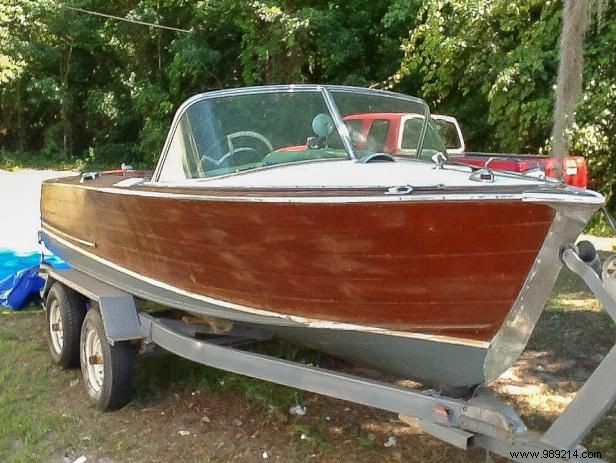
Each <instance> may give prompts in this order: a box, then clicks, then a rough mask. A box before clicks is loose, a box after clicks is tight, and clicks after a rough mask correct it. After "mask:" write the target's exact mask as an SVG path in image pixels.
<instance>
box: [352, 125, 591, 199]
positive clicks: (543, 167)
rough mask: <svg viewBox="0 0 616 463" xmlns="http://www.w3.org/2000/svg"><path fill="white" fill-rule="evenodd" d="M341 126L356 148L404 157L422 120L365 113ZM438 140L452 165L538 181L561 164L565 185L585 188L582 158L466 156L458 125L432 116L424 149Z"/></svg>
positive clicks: (496, 155) (409, 149) (499, 155)
mask: <svg viewBox="0 0 616 463" xmlns="http://www.w3.org/2000/svg"><path fill="white" fill-rule="evenodd" d="M344 122H345V124H346V125H347V127H348V128H349V132H350V134H351V137H352V138H353V142H354V144H355V145H356V146H357V147H358V148H360V149H362V148H369V149H371V150H373V151H380V152H383V153H388V154H392V155H405V154H412V153H413V152H414V150H416V148H417V147H416V146H413V144H414V142H415V143H416V140H417V139H418V136H417V135H418V131H419V130H421V126H422V122H423V116H420V115H418V114H401V113H368V114H357V115H348V116H346V117H344ZM441 140H442V141H444V142H445V147H446V148H447V153H448V155H449V157H450V158H451V159H452V160H453V161H455V162H459V163H462V164H467V165H470V166H474V167H490V168H491V169H495V170H504V171H509V172H518V173H522V174H526V175H534V176H538V177H542V176H547V177H556V176H557V175H558V172H557V170H558V169H557V166H558V163H561V164H560V170H561V172H562V178H563V180H564V181H565V183H567V184H569V185H572V186H576V187H581V188H586V185H587V183H588V169H587V166H586V160H585V159H584V158H583V157H581V156H566V157H564V158H562V159H558V158H551V157H548V156H542V155H538V154H537V155H533V154H504V153H475V152H467V151H466V150H465V143H464V138H463V136H462V131H461V129H460V125H459V124H458V121H457V120H456V119H455V118H453V117H451V116H441V115H432V124H431V125H430V126H429V127H428V132H427V133H426V138H425V141H424V147H430V146H431V145H435V146H439V145H441V143H442V141H441Z"/></svg>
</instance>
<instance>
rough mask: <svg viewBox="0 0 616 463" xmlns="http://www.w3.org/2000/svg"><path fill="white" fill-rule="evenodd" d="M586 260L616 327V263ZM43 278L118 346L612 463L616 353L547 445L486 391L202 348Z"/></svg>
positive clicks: (80, 284) (116, 298) (245, 335)
mask: <svg viewBox="0 0 616 463" xmlns="http://www.w3.org/2000/svg"><path fill="white" fill-rule="evenodd" d="M591 257H592V256H591ZM595 257H596V256H595ZM585 259H586V261H584V260H582V258H581V257H580V253H579V251H578V248H577V247H576V246H575V245H573V244H569V245H567V246H564V247H563V248H562V251H561V260H562V261H563V263H564V264H565V265H566V266H567V267H568V268H569V269H570V270H572V271H573V272H574V273H576V274H577V275H578V276H579V277H580V278H582V279H583V280H584V281H585V282H586V284H587V286H588V287H589V289H590V290H591V291H592V292H593V293H594V295H595V296H596V297H597V298H598V299H599V300H600V301H601V302H602V304H603V306H604V307H605V309H606V311H607V313H608V314H609V315H610V317H611V318H612V319H613V320H614V321H615V322H616V271H615V270H616V255H613V256H611V257H610V258H609V259H608V260H607V261H606V262H605V264H604V265H603V270H602V272H601V274H599V273H598V272H597V269H596V265H594V267H593V265H591V264H592V263H591V262H589V260H590V259H589V258H588V257H585ZM41 275H42V276H43V277H44V278H45V281H46V282H45V285H44V287H43V289H42V291H41V295H42V297H43V299H44V300H45V297H46V296H47V293H48V292H49V289H50V287H51V286H52V285H53V284H55V283H60V284H62V285H65V286H66V287H68V288H71V289H72V290H74V291H76V292H77V293H79V294H81V295H83V296H85V297H86V298H87V299H89V300H90V301H91V302H93V303H95V305H96V306H97V307H98V309H99V310H100V314H101V317H102V320H103V324H104V330H105V336H106V340H107V342H108V343H109V344H110V345H111V346H114V345H115V344H116V343H122V342H125V341H132V342H138V343H141V344H142V345H144V346H153V345H155V346H159V347H161V348H163V349H164V350H166V351H169V352H171V353H174V354H176V355H179V356H181V357H184V358H187V359H189V360H192V361H195V362H197V363H200V364H203V365H208V366H211V367H215V368H220V369H223V370H227V371H231V372H234V373H238V374H242V375H246V376H250V377H253V378H258V379H261V380H265V381H270V382H274V383H278V384H282V385H285V386H289V387H294V388H298V389H303V390H306V391H309V392H313V393H318V394H322V395H326V396H329V397H334V398H337V399H342V400H346V401H349V402H354V403H358V404H362V405H367V406H370V407H374V408H378V409H382V410H387V411H390V412H394V413H396V414H398V415H399V417H400V419H401V420H402V421H404V422H406V423H409V424H410V423H413V424H416V425H418V426H419V427H420V428H421V429H422V430H423V431H424V432H426V433H428V434H431V435H432V436H434V437H436V438H438V439H440V440H442V441H444V442H447V443H449V444H451V445H454V446H456V447H458V448H461V449H468V448H471V447H481V448H484V449H486V450H487V451H489V452H493V453H495V454H498V455H501V456H503V457H505V458H508V459H510V460H512V461H519V462H527V461H539V460H541V461H553V462H556V461H558V462H562V461H563V460H564V461H570V462H579V461H602V460H600V459H597V458H594V454H593V452H588V451H587V450H586V449H585V448H583V447H582V446H581V445H580V442H581V441H582V439H583V438H584V436H585V435H586V434H588V432H589V431H590V430H591V429H592V427H593V426H594V425H595V424H596V423H597V422H598V421H599V420H600V419H601V417H602V416H603V415H604V414H605V413H606V412H607V411H608V410H609V409H610V408H611V406H612V405H613V404H614V402H615V401H616V381H614V376H613V372H614V371H616V346H614V347H612V349H611V350H610V352H609V353H608V354H607V355H606V356H605V357H604V359H603V360H602V361H601V363H600V364H599V366H598V367H597V368H596V369H595V371H594V372H593V373H592V375H591V376H590V377H589V378H588V380H587V381H586V382H585V383H584V385H583V386H582V387H581V388H580V390H579V391H578V393H577V395H576V397H575V399H574V400H573V401H572V402H571V403H570V404H569V406H568V407H567V408H566V409H565V411H564V412H563V413H562V414H561V416H560V417H558V418H557V419H556V421H555V422H554V423H553V424H552V425H551V426H550V428H549V429H548V430H547V431H546V432H545V433H544V434H543V435H540V434H538V433H536V432H532V431H529V430H528V429H527V427H526V425H525V424H524V422H523V421H522V419H521V418H520V417H519V416H518V414H517V413H516V412H515V410H514V409H513V408H512V407H511V406H510V405H508V404H506V403H503V402H502V401H500V400H499V399H498V398H497V397H496V395H495V394H494V393H493V392H492V391H491V390H490V388H489V387H487V386H484V385H482V386H480V387H478V388H477V389H476V390H475V392H474V393H473V396H472V397H471V398H470V399H467V400H463V399H458V398H452V397H447V396H444V395H441V394H440V393H438V391H432V390H430V391H421V390H415V389H409V388H404V387H400V386H398V385H394V384H390V383H385V382H381V381H375V380H372V379H367V378H362V377H359V376H352V375H348V374H345V373H341V372H337V371H332V370H327V369H323V368H318V367H313V366H309V365H305V364H302V363H298V362H291V361H288V360H284V359H281V358H277V357H273V356H269V355H263V354H259V353H254V352H250V351H246V350H242V349H240V348H239V347H238V346H240V345H242V344H245V343H246V342H250V341H251V340H253V339H254V340H262V339H264V338H265V337H266V335H259V334H258V333H255V332H250V331H248V332H246V331H245V330H244V331H243V332H242V330H241V329H240V330H239V331H235V330H232V331H230V332H229V333H225V334H224V335H220V334H217V335H214V336H208V333H204V332H202V333H201V334H202V335H204V336H201V337H200V338H197V337H196V333H197V332H199V330H200V329H201V328H200V327H195V326H192V325H186V324H182V323H178V322H177V321H173V320H169V319H166V318H164V317H158V316H156V315H155V314H150V313H146V312H140V311H139V310H138V308H137V304H136V302H135V296H133V295H132V294H130V293H128V292H125V291H122V290H120V289H117V288H115V287H113V286H111V285H109V284H107V283H105V282H102V281H100V280H97V279H96V278H92V277H91V276H88V275H86V274H84V273H82V272H80V271H78V270H74V269H67V270H58V269H54V268H52V267H50V266H48V265H46V264H44V263H43V264H42V265H41ZM91 305H92V304H91ZM89 310H91V308H90V309H89ZM210 334H211V333H210Z"/></svg>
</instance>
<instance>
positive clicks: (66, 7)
mask: <svg viewBox="0 0 616 463" xmlns="http://www.w3.org/2000/svg"><path fill="white" fill-rule="evenodd" d="M60 6H61V7H62V8H65V9H67V10H73V11H78V12H80V13H85V14H89V15H93V16H101V17H103V18H109V19H115V20H117V21H124V22H128V23H133V24H139V25H142V26H149V27H155V28H158V29H167V30H171V31H176V32H184V33H187V34H191V33H192V31H189V30H187V29H180V28H178V27H172V26H165V25H163V24H155V23H149V22H147V21H140V20H138V19H130V18H123V17H122V16H114V15H112V14H106V13H99V12H98V11H91V10H86V9H83V8H77V7H75V6H68V5H62V4H60Z"/></svg>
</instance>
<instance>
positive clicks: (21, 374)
mask: <svg viewBox="0 0 616 463" xmlns="http://www.w3.org/2000/svg"><path fill="white" fill-rule="evenodd" d="M21 318H22V316H21V315H20V314H13V313H9V312H5V311H3V312H0V387H1V393H0V423H2V425H1V426H0V460H1V461H13V462H32V461H44V460H45V457H44V456H46V455H48V454H49V453H51V452H53V450H54V447H55V446H57V445H58V444H59V443H63V442H68V441H71V440H72V439H73V437H74V436H73V435H72V432H71V430H70V429H69V428H67V427H66V426H64V423H63V421H64V420H63V419H62V414H61V412H59V411H49V410H48V409H47V407H46V401H47V398H48V397H49V395H50V394H56V393H57V392H58V391H59V390H60V389H61V388H62V387H64V386H65V385H64V384H61V383H60V381H59V379H58V376H57V374H56V373H57V372H56V371H54V370H55V368H54V367H52V366H50V364H49V362H48V361H46V359H45V356H46V353H47V351H46V348H47V346H46V345H44V344H42V343H41V342H40V338H39V336H38V334H40V333H28V334H27V336H26V337H25V339H24V336H23V335H22V333H19V334H18V333H17V329H18V327H19V321H20V319H21ZM16 366H19V367H16Z"/></svg>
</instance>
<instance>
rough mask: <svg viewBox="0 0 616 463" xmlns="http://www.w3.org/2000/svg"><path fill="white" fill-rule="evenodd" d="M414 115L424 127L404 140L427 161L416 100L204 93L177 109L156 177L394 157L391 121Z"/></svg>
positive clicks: (292, 91) (333, 92) (366, 94)
mask: <svg viewBox="0 0 616 463" xmlns="http://www.w3.org/2000/svg"><path fill="white" fill-rule="evenodd" d="M409 114H412V115H413V119H414V120H415V121H416V122H418V123H419V126H418V129H417V130H415V131H413V133H414V135H407V134H405V139H406V138H407V137H408V136H411V137H414V140H412V144H413V147H414V152H413V154H414V155H415V156H416V157H418V158H424V156H423V155H421V153H422V144H423V143H424V142H423V140H424V138H426V137H425V132H426V130H428V129H429V126H428V124H427V123H426V122H425V121H426V117H427V116H429V112H428V110H427V106H426V105H425V103H423V102H422V101H421V100H418V99H413V98H411V97H405V96H403V95H397V94H394V93H388V92H378V91H372V90H367V89H356V88H349V87H330V88H329V89H326V88H323V87H317V86H305V87H304V86H295V87H281V88H277V87H266V88H265V89H264V90H262V91H259V90H258V89H246V90H244V91H240V90H235V91H222V92H214V93H212V94H209V95H208V94H206V95H204V96H203V97H201V98H196V99H195V101H193V102H189V103H187V104H186V105H184V107H183V108H182V109H181V110H180V111H178V115H176V119H175V120H174V125H173V128H172V130H173V132H172V134H171V135H170V138H169V139H168V140H167V143H166V148H165V150H164V155H163V157H162V159H161V164H160V165H159V169H158V171H157V174H158V175H157V178H158V180H159V181H163V182H173V181H180V180H184V179H194V178H207V177H216V176H220V175H225V174H232V173H236V172H241V171H246V170H250V169H255V168H259V167H267V166H275V165H279V164H287V163H292V162H300V161H316V160H336V159H339V160H340V159H343V160H344V159H358V158H361V157H363V156H365V155H366V154H371V153H376V152H392V154H394V153H393V151H394V150H395V149H398V148H400V143H401V140H402V137H401V135H402V134H401V133H400V134H398V133H393V132H392V129H393V127H392V120H394V119H396V118H397V119H398V120H400V119H401V118H403V117H406V115H409ZM380 115H384V116H389V119H387V117H378V116H380ZM399 126H400V124H399V123H398V125H397V127H399ZM399 135H400V136H399ZM428 138H429V137H428ZM417 153H419V155H417ZM407 154H408V153H407ZM428 159H429V157H428Z"/></svg>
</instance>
